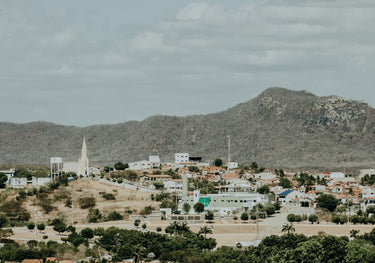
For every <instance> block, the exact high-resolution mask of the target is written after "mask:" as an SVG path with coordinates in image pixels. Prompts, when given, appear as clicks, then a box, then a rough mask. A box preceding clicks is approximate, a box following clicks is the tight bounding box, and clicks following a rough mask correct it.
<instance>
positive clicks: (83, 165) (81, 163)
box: [63, 137, 89, 176]
mask: <svg viewBox="0 0 375 263" xmlns="http://www.w3.org/2000/svg"><path fill="white" fill-rule="evenodd" d="M63 172H65V173H69V172H73V173H76V174H77V175H83V176H88V175H89V159H88V158H87V147H86V140H85V137H83V144H82V151H81V158H79V159H78V162H64V163H63Z"/></svg>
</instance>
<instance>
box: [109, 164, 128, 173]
mask: <svg viewBox="0 0 375 263" xmlns="http://www.w3.org/2000/svg"><path fill="white" fill-rule="evenodd" d="M113 167H115V169H116V170H118V171H123V170H125V169H126V168H129V165H128V164H127V163H125V164H124V163H122V162H117V163H115V165H114V166H113Z"/></svg>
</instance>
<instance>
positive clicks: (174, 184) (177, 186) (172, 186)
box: [164, 179, 182, 193]
mask: <svg viewBox="0 0 375 263" xmlns="http://www.w3.org/2000/svg"><path fill="white" fill-rule="evenodd" d="M164 189H165V190H166V191H167V192H168V193H173V192H182V179H175V180H168V181H165V182H164Z"/></svg>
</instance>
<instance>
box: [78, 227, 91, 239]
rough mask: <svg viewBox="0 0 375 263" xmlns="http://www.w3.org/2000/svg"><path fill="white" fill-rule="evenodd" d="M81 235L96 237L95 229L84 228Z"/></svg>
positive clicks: (88, 237)
mask: <svg viewBox="0 0 375 263" xmlns="http://www.w3.org/2000/svg"><path fill="white" fill-rule="evenodd" d="M81 236H82V237H83V238H86V239H91V238H93V237H94V231H93V230H92V229H91V228H84V229H82V230H81Z"/></svg>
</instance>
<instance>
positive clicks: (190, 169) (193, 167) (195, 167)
mask: <svg viewBox="0 0 375 263" xmlns="http://www.w3.org/2000/svg"><path fill="white" fill-rule="evenodd" d="M189 172H192V173H198V172H199V168H198V166H195V165H192V166H189Z"/></svg>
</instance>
